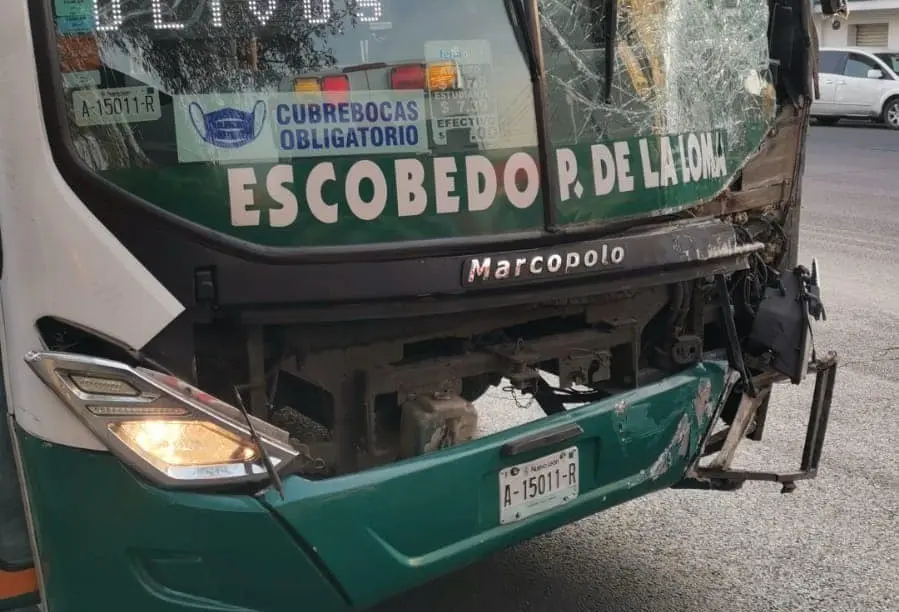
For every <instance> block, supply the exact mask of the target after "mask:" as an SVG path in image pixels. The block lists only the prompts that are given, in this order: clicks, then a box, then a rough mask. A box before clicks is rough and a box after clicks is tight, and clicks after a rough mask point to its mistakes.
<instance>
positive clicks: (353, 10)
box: [55, 0, 383, 35]
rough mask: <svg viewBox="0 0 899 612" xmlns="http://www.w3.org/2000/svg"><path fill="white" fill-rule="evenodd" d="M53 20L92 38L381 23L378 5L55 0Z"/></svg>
mask: <svg viewBox="0 0 899 612" xmlns="http://www.w3.org/2000/svg"><path fill="white" fill-rule="evenodd" d="M55 3H56V15H57V18H59V19H60V20H63V21H66V22H70V23H71V22H73V20H77V21H78V22H79V23H82V24H85V25H89V28H86V29H92V30H95V31H97V32H116V31H119V30H129V31H134V30H138V31H141V30H142V31H157V32H178V33H180V34H182V35H184V34H190V33H191V31H192V30H198V31H203V32H208V31H209V30H213V31H214V30H216V29H223V30H231V29H244V28H246V27H248V26H249V27H266V26H282V25H293V24H296V23H298V22H300V21H305V22H306V23H310V24H313V25H318V24H324V23H329V22H332V21H333V20H335V19H340V18H342V17H343V16H349V15H352V16H353V17H354V18H355V19H356V20H357V21H358V22H360V23H375V22H379V21H381V18H382V15H383V8H382V0H354V1H351V0H341V1H340V2H337V1H336V0H56V2H55Z"/></svg>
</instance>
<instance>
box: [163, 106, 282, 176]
mask: <svg viewBox="0 0 899 612" xmlns="http://www.w3.org/2000/svg"><path fill="white" fill-rule="evenodd" d="M173 105H174V109H175V139H176V141H177V147H178V160H179V161H181V162H208V161H214V162H229V161H255V160H259V161H265V160H274V159H277V158H278V151H277V148H276V147H275V143H274V140H273V139H272V138H271V137H270V134H271V131H270V130H268V131H267V130H266V126H267V124H269V123H270V121H269V119H270V115H271V113H269V110H268V103H267V100H266V98H265V94H254V93H247V94H206V95H199V96H175V97H174V104H173ZM260 136H262V137H261V138H260Z"/></svg>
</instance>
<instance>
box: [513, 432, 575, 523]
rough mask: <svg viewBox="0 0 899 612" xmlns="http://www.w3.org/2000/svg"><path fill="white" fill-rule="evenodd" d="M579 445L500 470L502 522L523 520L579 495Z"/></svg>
mask: <svg viewBox="0 0 899 612" xmlns="http://www.w3.org/2000/svg"><path fill="white" fill-rule="evenodd" d="M579 484H580V465H579V463H578V452H577V447H576V446H572V447H571V448H566V449H565V450H562V451H558V452H556V453H553V454H552V455H545V456H543V457H540V458H539V459H534V460H533V461H528V462H527V463H519V464H518V465H513V466H511V467H507V468H505V469H503V470H500V473H499V522H500V524H501V525H506V524H508V523H514V522H515V521H521V520H524V519H526V518H528V517H529V516H534V515H535V514H540V513H541V512H546V511H547V510H551V509H552V508H556V507H558V506H562V505H564V504H567V503H569V502H570V501H571V500H573V499H575V498H576V497H577V496H578V491H579Z"/></svg>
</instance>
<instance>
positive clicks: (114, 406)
mask: <svg viewBox="0 0 899 612" xmlns="http://www.w3.org/2000/svg"><path fill="white" fill-rule="evenodd" d="M25 361H26V363H28V365H29V366H31V368H32V370H34V372H35V373H36V374H37V375H38V376H39V377H40V378H41V380H42V381H43V382H44V383H45V384H46V385H47V386H48V387H50V389H51V390H52V391H53V392H54V393H56V395H57V396H58V397H59V398H60V399H61V400H62V401H63V402H64V403H65V404H66V405H67V406H68V407H69V408H70V409H71V410H72V411H73V412H74V413H75V414H76V415H77V416H78V417H79V418H80V419H81V420H82V421H83V422H84V424H85V425H86V426H87V427H88V428H89V429H90V430H91V431H92V432H93V433H94V434H95V435H97V436H98V437H99V438H100V439H101V440H103V441H104V442H105V443H106V445H107V447H108V448H109V449H110V451H112V452H113V453H114V454H115V455H116V456H118V457H119V458H120V459H122V460H123V461H124V462H125V463H127V464H128V465H130V466H131V467H133V468H134V469H135V470H137V471H139V472H140V473H142V474H143V475H144V476H146V477H147V478H149V479H150V480H152V481H154V482H156V483H157V484H159V485H161V486H167V487H200V486H214V485H222V484H230V483H239V482H255V481H264V480H266V479H267V478H269V473H268V471H267V468H266V465H265V459H266V457H267V458H268V459H269V460H270V461H271V465H272V467H273V468H274V469H275V470H276V471H277V470H278V469H279V468H281V467H283V466H284V465H286V464H287V462H289V461H290V460H291V459H292V458H293V457H295V456H296V455H297V452H296V451H295V450H294V449H293V448H292V447H291V446H290V444H289V441H288V440H289V437H288V433H287V432H286V431H284V430H282V429H279V428H277V427H274V426H272V425H270V424H269V423H266V422H265V421H262V420H260V419H258V418H255V417H253V416H250V415H246V414H245V413H244V412H242V411H241V410H239V409H237V408H235V407H234V406H231V405H230V404H227V403H225V402H223V401H221V400H219V399H216V398H214V397H212V396H211V395H209V394H208V393H204V392H203V391H201V390H199V389H197V388H196V387H194V386H192V385H190V384H189V383H186V382H184V381H183V380H180V379H178V378H176V377H174V376H171V375H168V374H162V373H160V372H156V371H154V370H148V369H146V368H139V367H137V368H134V367H131V366H129V365H127V364H124V363H121V362H117V361H110V360H106V359H97V358H94V357H89V356H85V355H78V354H74V353H57V352H32V353H29V354H28V355H26V356H25ZM247 419H249V420H250V423H252V430H253V431H255V434H256V435H255V436H254V435H253V431H251V429H250V427H249V425H248V424H247Z"/></svg>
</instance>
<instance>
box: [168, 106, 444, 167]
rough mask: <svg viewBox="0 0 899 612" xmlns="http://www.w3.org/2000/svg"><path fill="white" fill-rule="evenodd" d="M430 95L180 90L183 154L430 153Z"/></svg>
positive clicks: (231, 157) (228, 157) (204, 157)
mask: <svg viewBox="0 0 899 612" xmlns="http://www.w3.org/2000/svg"><path fill="white" fill-rule="evenodd" d="M423 109H424V94H423V93H422V92H416V91H372V92H354V93H352V94H350V93H348V92H347V93H346V94H344V92H340V93H339V94H336V95H335V94H331V95H327V94H326V95H325V96H324V97H323V96H322V95H321V94H241V95H205V96H176V97H175V128H176V136H177V140H178V159H179V160H180V161H181V162H183V163H189V162H200V161H238V160H260V161H263V160H268V159H272V158H291V157H326V156H335V155H373V154H382V153H383V154H405V153H424V152H427V151H428V150H429V147H428V138H427V130H426V126H425V117H424V113H423Z"/></svg>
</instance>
